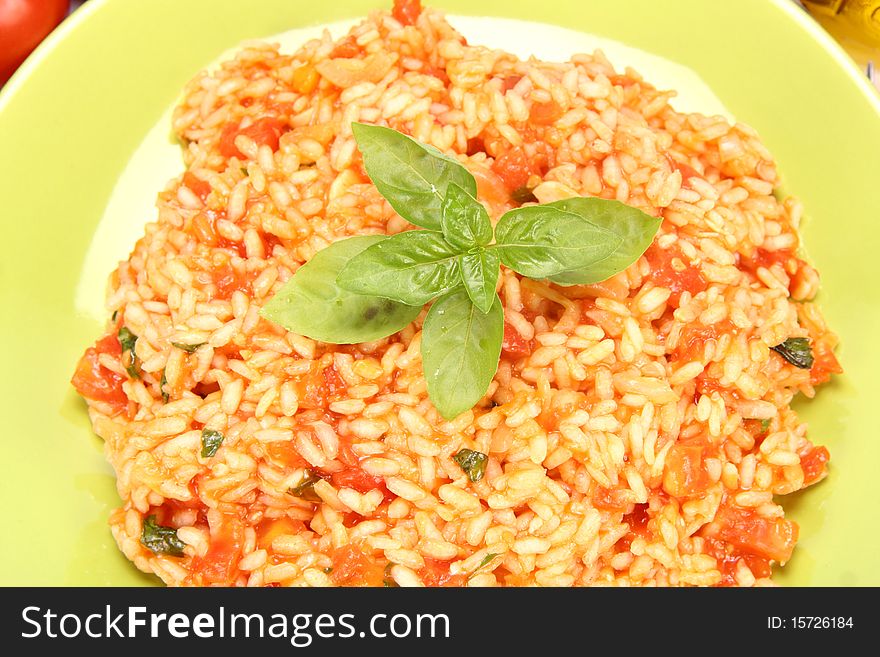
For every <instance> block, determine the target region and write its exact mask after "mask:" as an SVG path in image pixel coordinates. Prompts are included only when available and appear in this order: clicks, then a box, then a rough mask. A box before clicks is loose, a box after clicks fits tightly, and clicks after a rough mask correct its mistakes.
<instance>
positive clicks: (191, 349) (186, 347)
mask: <svg viewBox="0 0 880 657" xmlns="http://www.w3.org/2000/svg"><path fill="white" fill-rule="evenodd" d="M203 344H208V343H207V342H199V343H198V344H183V343H182V342H172V343H171V346H172V347H177V348H178V349H182V350H183V351H185V352H186V353H188V354H192V353H195V350H196V349H198V348H199V347H201V346H202V345H203Z"/></svg>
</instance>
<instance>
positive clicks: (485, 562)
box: [471, 552, 498, 575]
mask: <svg viewBox="0 0 880 657" xmlns="http://www.w3.org/2000/svg"><path fill="white" fill-rule="evenodd" d="M497 556H498V553H497V552H490V553H489V554H487V555H486V556H485V557H483V560H482V561H481V562H480V565H479V566H477V567H476V568H474V570H473V572H472V573H471V575H473V574H474V573H476V572H477V571H478V570H480V568H483V567H484V566H488V565H489V564H490V563H492V560H493V559H494V558H495V557H497Z"/></svg>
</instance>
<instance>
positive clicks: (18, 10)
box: [0, 0, 68, 85]
mask: <svg viewBox="0 0 880 657" xmlns="http://www.w3.org/2000/svg"><path fill="white" fill-rule="evenodd" d="M67 5H68V0H0V43H2V44H3V45H2V47H0V85H3V83H4V82H6V80H8V79H9V77H10V76H11V75H12V74H13V73H15V69H17V68H18V67H19V65H20V64H21V63H22V62H23V61H24V60H25V58H26V57H27V56H28V55H29V54H30V53H31V51H32V50H33V49H34V48H36V47H37V46H38V45H39V44H40V41H42V40H43V39H44V38H46V35H47V34H49V32H51V31H52V30H54V29H55V26H56V25H58V23H60V22H61V21H62V20H63V19H64V16H65V15H66V14H67Z"/></svg>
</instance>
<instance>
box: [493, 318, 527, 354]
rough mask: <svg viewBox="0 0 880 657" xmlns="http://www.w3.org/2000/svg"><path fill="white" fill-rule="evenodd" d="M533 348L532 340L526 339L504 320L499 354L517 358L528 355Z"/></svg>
mask: <svg viewBox="0 0 880 657" xmlns="http://www.w3.org/2000/svg"><path fill="white" fill-rule="evenodd" d="M534 348H535V343H534V340H526V339H525V338H524V337H523V336H522V335H520V332H519V331H517V330H516V328H514V326H513V324H511V323H510V322H504V338H503V339H502V342H501V354H502V355H503V356H507V357H508V358H512V359H518V358H523V357H525V356H528V355H529V354H531V353H532V351H533V350H534Z"/></svg>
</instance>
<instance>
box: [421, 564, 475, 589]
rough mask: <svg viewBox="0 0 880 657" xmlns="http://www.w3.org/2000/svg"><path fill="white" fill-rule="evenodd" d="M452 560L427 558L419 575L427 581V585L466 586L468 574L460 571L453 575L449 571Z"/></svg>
mask: <svg viewBox="0 0 880 657" xmlns="http://www.w3.org/2000/svg"><path fill="white" fill-rule="evenodd" d="M450 563H451V562H450V561H440V560H439V559H431V558H428V557H426V558H425V567H424V568H421V569H420V570H419V576H420V577H421V578H422V581H423V582H424V583H425V586H434V587H438V586H443V587H453V586H466V585H467V581H468V578H467V575H465V574H463V573H459V574H458V575H452V574H450V572H449V565H450Z"/></svg>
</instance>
